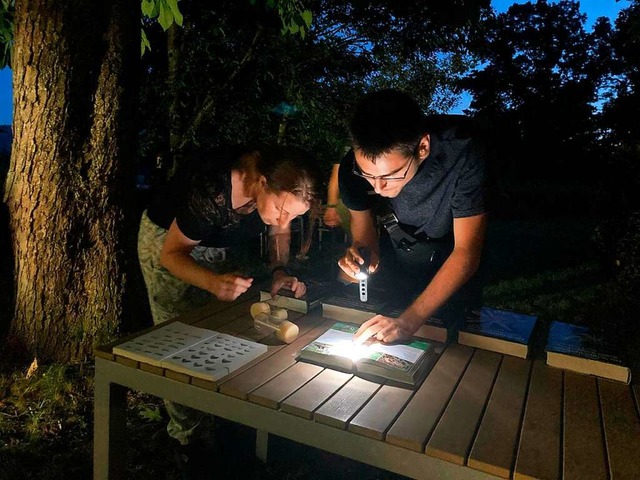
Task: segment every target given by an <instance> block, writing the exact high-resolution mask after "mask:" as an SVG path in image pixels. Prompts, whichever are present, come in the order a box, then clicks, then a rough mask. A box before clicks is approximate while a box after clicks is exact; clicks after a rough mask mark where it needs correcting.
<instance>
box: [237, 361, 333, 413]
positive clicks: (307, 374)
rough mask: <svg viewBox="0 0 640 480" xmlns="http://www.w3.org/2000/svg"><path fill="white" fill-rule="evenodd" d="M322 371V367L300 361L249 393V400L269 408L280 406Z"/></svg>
mask: <svg viewBox="0 0 640 480" xmlns="http://www.w3.org/2000/svg"><path fill="white" fill-rule="evenodd" d="M321 371H322V367H319V366H317V365H311V364H310V363H304V362H298V363H296V364H295V365H293V366H292V367H291V368H288V369H287V370H286V371H284V372H283V373H281V374H280V375H278V376H277V377H276V378H274V379H273V380H270V381H268V382H267V383H265V384H264V385H263V386H261V387H260V388H257V389H255V390H254V391H253V392H251V393H250V394H249V401H251V402H253V403H258V404H260V405H264V406H265V407H269V408H275V409H277V408H279V407H280V402H282V401H283V400H284V399H285V398H287V397H288V396H289V395H291V394H292V393H293V392H295V391H296V390H298V389H299V388H300V387H302V386H303V385H304V384H305V383H307V382H308V381H309V380H311V379H312V378H313V377H315V376H316V375H318V374H319V373H320V372H321Z"/></svg>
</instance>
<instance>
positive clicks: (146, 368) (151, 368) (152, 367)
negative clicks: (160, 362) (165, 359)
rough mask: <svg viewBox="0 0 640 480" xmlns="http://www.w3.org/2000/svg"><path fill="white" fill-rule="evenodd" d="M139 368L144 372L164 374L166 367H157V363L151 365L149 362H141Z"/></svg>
mask: <svg viewBox="0 0 640 480" xmlns="http://www.w3.org/2000/svg"><path fill="white" fill-rule="evenodd" d="M139 368H140V370H142V371H143V372H149V373H153V374H155V375H160V376H162V375H164V368H162V367H157V366H155V365H149V364H148V363H143V362H140V365H139Z"/></svg>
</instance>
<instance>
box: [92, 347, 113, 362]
mask: <svg viewBox="0 0 640 480" xmlns="http://www.w3.org/2000/svg"><path fill="white" fill-rule="evenodd" d="M111 348H112V347H106V346H98V347H95V348H94V349H93V356H94V357H98V358H104V359H105V360H115V356H114V355H113V354H112V353H111Z"/></svg>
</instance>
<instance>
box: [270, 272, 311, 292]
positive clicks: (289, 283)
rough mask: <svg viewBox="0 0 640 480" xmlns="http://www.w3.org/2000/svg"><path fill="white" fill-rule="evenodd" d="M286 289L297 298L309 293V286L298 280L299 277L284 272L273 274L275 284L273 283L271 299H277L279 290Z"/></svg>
mask: <svg viewBox="0 0 640 480" xmlns="http://www.w3.org/2000/svg"><path fill="white" fill-rule="evenodd" d="M281 288H286V289H288V290H291V291H292V292H293V296H294V297H295V298H300V297H302V296H303V295H304V294H305V293H307V286H306V285H305V284H304V282H301V281H300V280H298V278H297V277H294V276H292V275H289V274H287V273H285V272H283V271H282V270H278V271H276V272H275V273H274V274H273V282H272V283H271V298H275V296H276V295H277V294H278V290H280V289H281Z"/></svg>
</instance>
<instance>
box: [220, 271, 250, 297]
mask: <svg viewBox="0 0 640 480" xmlns="http://www.w3.org/2000/svg"><path fill="white" fill-rule="evenodd" d="M252 283H253V278H247V277H243V276H240V275H238V274H237V273H225V274H224V275H215V274H214V275H213V278H212V280H211V287H210V288H209V291H210V292H211V293H213V294H214V295H215V296H216V297H217V298H218V300H222V301H224V302H231V301H233V300H235V299H236V298H238V297H239V296H240V295H242V294H243V293H244V292H246V291H247V290H248V289H249V287H251V285H252Z"/></svg>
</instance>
